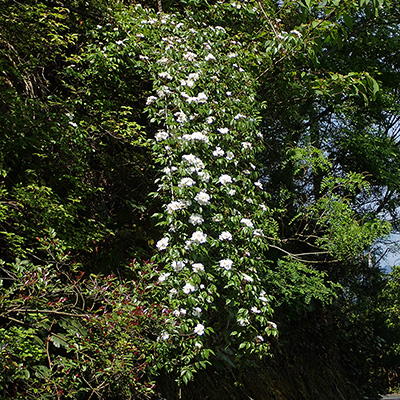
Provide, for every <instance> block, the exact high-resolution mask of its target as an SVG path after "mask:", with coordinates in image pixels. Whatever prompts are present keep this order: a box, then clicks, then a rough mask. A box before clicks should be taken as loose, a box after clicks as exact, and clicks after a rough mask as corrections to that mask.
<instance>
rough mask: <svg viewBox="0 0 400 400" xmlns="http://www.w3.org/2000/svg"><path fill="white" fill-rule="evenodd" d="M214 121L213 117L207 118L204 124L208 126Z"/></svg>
mask: <svg viewBox="0 0 400 400" xmlns="http://www.w3.org/2000/svg"><path fill="white" fill-rule="evenodd" d="M214 121H215V118H214V117H207V118H206V123H207V124H208V125H210V124H212V123H213V122H214Z"/></svg>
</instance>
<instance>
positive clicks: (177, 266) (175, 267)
mask: <svg viewBox="0 0 400 400" xmlns="http://www.w3.org/2000/svg"><path fill="white" fill-rule="evenodd" d="M185 265H186V263H185V262H184V261H172V263H171V267H172V268H173V270H174V271H175V272H179V271H182V269H183V268H185Z"/></svg>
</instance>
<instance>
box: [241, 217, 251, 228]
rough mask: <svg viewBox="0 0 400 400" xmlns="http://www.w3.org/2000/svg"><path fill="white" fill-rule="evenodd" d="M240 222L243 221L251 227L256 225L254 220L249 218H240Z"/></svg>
mask: <svg viewBox="0 0 400 400" xmlns="http://www.w3.org/2000/svg"><path fill="white" fill-rule="evenodd" d="M240 223H242V224H243V225H246V226H247V227H249V228H253V227H254V224H253V222H252V221H251V219H249V218H242V219H241V220H240Z"/></svg>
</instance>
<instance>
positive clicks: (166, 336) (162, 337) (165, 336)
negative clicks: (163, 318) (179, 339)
mask: <svg viewBox="0 0 400 400" xmlns="http://www.w3.org/2000/svg"><path fill="white" fill-rule="evenodd" d="M160 339H161V340H168V339H169V333H167V332H162V333H161V334H160Z"/></svg>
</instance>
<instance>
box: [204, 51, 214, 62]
mask: <svg viewBox="0 0 400 400" xmlns="http://www.w3.org/2000/svg"><path fill="white" fill-rule="evenodd" d="M204 59H205V60H206V61H215V60H216V58H215V57H214V56H213V55H212V54H211V53H210V54H207V55H206V56H205V58H204Z"/></svg>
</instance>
